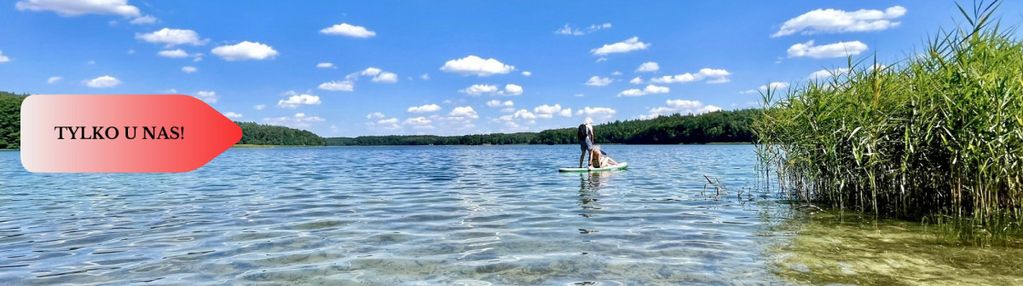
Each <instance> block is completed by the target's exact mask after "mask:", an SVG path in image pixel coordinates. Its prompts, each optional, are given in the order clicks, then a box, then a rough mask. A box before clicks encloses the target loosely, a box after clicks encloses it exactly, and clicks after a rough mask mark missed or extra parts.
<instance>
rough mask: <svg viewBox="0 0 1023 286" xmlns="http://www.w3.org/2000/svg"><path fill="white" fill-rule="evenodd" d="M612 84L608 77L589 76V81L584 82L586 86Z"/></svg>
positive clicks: (612, 80)
mask: <svg viewBox="0 0 1023 286" xmlns="http://www.w3.org/2000/svg"><path fill="white" fill-rule="evenodd" d="M612 82H614V79H611V78H609V77H599V76H591V77H590V79H589V80H586V85H588V86H607V85H609V84H611V83H612Z"/></svg>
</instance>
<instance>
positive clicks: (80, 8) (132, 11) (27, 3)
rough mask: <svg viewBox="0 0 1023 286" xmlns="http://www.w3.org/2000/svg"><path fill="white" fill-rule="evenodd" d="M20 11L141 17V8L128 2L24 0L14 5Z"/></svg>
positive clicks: (122, 0)
mask: <svg viewBox="0 0 1023 286" xmlns="http://www.w3.org/2000/svg"><path fill="white" fill-rule="evenodd" d="M14 8H16V9H18V11H36V12H38V11H50V12H54V13H57V15H61V16H64V17H71V16H79V15H85V14H100V15H119V16H123V17H139V16H140V15H141V12H139V8H138V7H135V6H132V5H129V4H128V0H87V1H80V0H24V1H18V2H17V3H15V4H14Z"/></svg>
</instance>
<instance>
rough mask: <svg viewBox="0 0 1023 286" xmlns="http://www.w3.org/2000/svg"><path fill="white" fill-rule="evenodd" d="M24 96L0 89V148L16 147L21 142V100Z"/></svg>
mask: <svg viewBox="0 0 1023 286" xmlns="http://www.w3.org/2000/svg"><path fill="white" fill-rule="evenodd" d="M26 96H28V95H27V94H15V93H10V92H3V91H0V149H18V145H19V144H21V101H23V100H25V97H26Z"/></svg>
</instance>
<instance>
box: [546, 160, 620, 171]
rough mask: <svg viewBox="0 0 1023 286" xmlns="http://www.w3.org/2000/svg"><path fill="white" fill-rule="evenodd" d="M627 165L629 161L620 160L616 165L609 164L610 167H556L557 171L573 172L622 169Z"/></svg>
mask: <svg viewBox="0 0 1023 286" xmlns="http://www.w3.org/2000/svg"><path fill="white" fill-rule="evenodd" d="M628 167H629V163H628V162H621V163H618V165H614V166H610V167H604V168H593V169H589V168H560V169H558V172H575V173H585V172H601V171H614V170H624V169H625V168H628Z"/></svg>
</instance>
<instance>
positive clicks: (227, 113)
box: [224, 111, 243, 119]
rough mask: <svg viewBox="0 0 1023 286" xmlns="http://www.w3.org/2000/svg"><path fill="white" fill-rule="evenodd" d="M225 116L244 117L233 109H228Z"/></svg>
mask: <svg viewBox="0 0 1023 286" xmlns="http://www.w3.org/2000/svg"><path fill="white" fill-rule="evenodd" d="M224 117H227V118H231V119H238V118H242V117H243V116H242V114H241V113H237V112H233V111H228V112H225V113H224Z"/></svg>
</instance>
